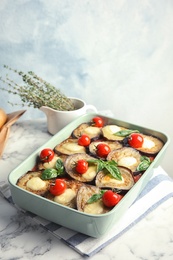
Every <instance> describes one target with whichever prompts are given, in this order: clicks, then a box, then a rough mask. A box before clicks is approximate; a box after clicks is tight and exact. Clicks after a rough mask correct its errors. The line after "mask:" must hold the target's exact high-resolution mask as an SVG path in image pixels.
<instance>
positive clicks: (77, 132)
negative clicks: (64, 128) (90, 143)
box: [72, 123, 102, 139]
mask: <svg viewBox="0 0 173 260" xmlns="http://www.w3.org/2000/svg"><path fill="white" fill-rule="evenodd" d="M101 133H102V132H101V128H99V127H95V126H92V125H91V124H89V123H83V124H81V125H79V126H78V127H77V128H76V129H74V131H73V132H72V136H73V137H75V138H79V137H80V136H81V135H82V134H86V135H88V136H89V137H90V138H91V139H92V138H99V137H100V135H101Z"/></svg>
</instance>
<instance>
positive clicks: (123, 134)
mask: <svg viewBox="0 0 173 260" xmlns="http://www.w3.org/2000/svg"><path fill="white" fill-rule="evenodd" d="M132 133H139V131H138V130H129V129H127V130H120V131H118V132H116V133H114V135H116V136H122V137H126V136H128V135H130V134H132Z"/></svg>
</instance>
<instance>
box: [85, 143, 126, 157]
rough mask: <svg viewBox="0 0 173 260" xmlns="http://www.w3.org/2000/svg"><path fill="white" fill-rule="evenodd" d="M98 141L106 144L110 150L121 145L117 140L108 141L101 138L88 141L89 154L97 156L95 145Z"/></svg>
mask: <svg viewBox="0 0 173 260" xmlns="http://www.w3.org/2000/svg"><path fill="white" fill-rule="evenodd" d="M100 143H104V144H107V145H108V146H109V147H110V149H111V151H113V150H116V149H119V148H121V147H122V144H121V143H120V142H118V141H108V140H101V139H100V140H97V141H93V142H91V143H90V145H89V152H90V154H92V155H93V156H96V157H99V156H98V155H97V152H96V151H97V148H96V147H97V145H98V144H100Z"/></svg>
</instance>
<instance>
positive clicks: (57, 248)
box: [0, 120, 173, 260]
mask: <svg viewBox="0 0 173 260" xmlns="http://www.w3.org/2000/svg"><path fill="white" fill-rule="evenodd" d="M49 138H51V135H49V134H48V133H47V127H46V122H45V121H44V120H37V121H19V122H18V123H16V124H15V125H13V126H12V128H11V133H10V137H9V140H8V142H7V144H6V147H5V150H4V153H3V156H2V158H1V160H0V182H3V181H4V180H6V179H7V176H8V174H9V173H10V171H11V170H13V169H14V168H15V167H16V166H17V165H19V164H20V163H21V162H22V161H23V160H24V159H25V158H27V156H28V155H30V154H31V153H32V152H33V151H34V150H35V149H36V148H38V147H39V146H41V145H42V144H44V142H46V141H47V140H48V139H49ZM0 241H1V250H0V259H3V260H7V259H8V260H9V259H43V260H44V259H46V260H47V259H62V260H65V259H83V257H82V256H81V255H79V254H78V253H77V252H75V251H74V250H73V249H71V248H69V247H68V246H66V245H65V244H63V243H62V242H61V241H59V240H58V239H57V238H55V237H53V236H52V235H51V234H49V233H48V232H47V231H45V230H44V229H43V228H42V227H40V226H39V225H38V224H36V223H35V222H33V220H31V219H30V218H29V217H27V216H25V215H24V214H23V213H21V212H20V211H17V209H16V208H14V207H13V206H12V205H11V204H9V203H8V202H7V201H6V200H5V199H4V198H2V197H0ZM90 259H92V260H96V259H104V260H108V259H117V260H118V259H120V260H127V259H128V260H139V259H147V260H156V259H159V260H160V259H164V260H172V259H173V198H171V199H169V200H167V201H166V202H164V203H163V204H162V205H161V206H159V207H158V208H157V209H155V210H154V211H152V212H151V213H150V214H148V215H147V217H145V218H144V219H143V220H141V221H140V222H139V223H138V224H136V225H135V226H134V227H133V228H131V229H130V230H129V231H128V232H126V233H125V234H123V235H122V236H121V237H120V238H119V239H117V240H116V241H114V242H112V243H111V244H110V245H108V246H107V247H105V248H104V249H103V250H101V251H100V252H99V253H97V254H96V255H94V256H93V257H91V258H90Z"/></svg>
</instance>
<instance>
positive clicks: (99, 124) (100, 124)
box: [92, 116, 104, 127]
mask: <svg viewBox="0 0 173 260" xmlns="http://www.w3.org/2000/svg"><path fill="white" fill-rule="evenodd" d="M92 121H93V122H94V126H96V127H103V125H104V122H103V119H102V118H101V117H99V116H96V117H94V118H93V119H92Z"/></svg>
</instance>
